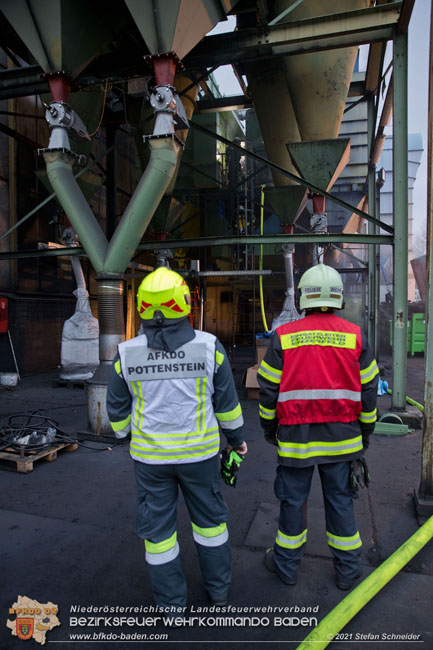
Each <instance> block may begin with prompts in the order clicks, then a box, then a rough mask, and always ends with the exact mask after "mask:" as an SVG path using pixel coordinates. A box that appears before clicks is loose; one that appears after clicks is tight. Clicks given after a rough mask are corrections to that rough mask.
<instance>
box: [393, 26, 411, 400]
mask: <svg viewBox="0 0 433 650" xmlns="http://www.w3.org/2000/svg"><path fill="white" fill-rule="evenodd" d="M393 104H394V110H393V121H392V123H393V127H392V132H393V143H392V153H393V155H392V158H393V206H394V249H393V254H394V257H393V294H394V303H393V346H392V375H393V387H392V407H393V408H394V409H396V410H401V411H404V410H405V408H406V367H407V315H408V307H407V292H408V182H407V177H408V160H407V158H408V148H407V139H408V126H407V33H402V34H399V33H396V34H395V36H394V86H393Z"/></svg>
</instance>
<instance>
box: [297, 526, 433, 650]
mask: <svg viewBox="0 0 433 650" xmlns="http://www.w3.org/2000/svg"><path fill="white" fill-rule="evenodd" d="M432 537H433V516H432V517H430V519H428V520H427V521H426V522H425V524H424V525H423V526H421V528H419V529H418V530H417V531H416V533H414V534H413V535H412V537H409V539H408V540H407V541H406V542H405V543H404V544H403V545H402V546H400V548H399V549H397V550H396V551H395V552H394V553H393V554H392V555H391V556H390V557H389V558H388V559H387V560H385V562H384V563H383V564H381V565H380V567H378V568H377V569H376V570H375V571H373V573H371V574H370V575H369V576H368V578H366V579H365V580H364V581H363V582H361V584H360V585H358V586H357V587H356V589H354V590H353V591H352V592H351V593H350V594H349V595H348V596H346V598H345V599H344V600H342V601H341V603H339V604H338V605H337V606H336V607H334V609H333V610H332V611H331V612H329V614H328V615H327V616H325V618H324V619H323V620H322V621H320V623H319V625H318V626H317V627H316V628H314V630H313V631H312V632H310V634H309V635H308V636H307V637H306V638H305V639H304V641H302V643H301V644H300V645H299V646H298V647H297V648H296V650H306V649H307V648H309V649H311V648H314V650H322V649H323V648H326V647H327V646H328V645H329V643H331V641H332V639H333V638H334V637H335V636H336V634H338V632H340V630H342V629H343V627H344V626H345V625H346V624H347V623H348V622H349V621H350V620H351V619H352V618H353V617H354V616H355V615H356V614H357V613H358V612H359V611H360V610H361V609H362V608H363V607H364V606H365V605H366V604H367V603H368V602H369V601H370V600H371V599H372V598H373V597H374V596H375V595H376V594H377V593H378V591H380V590H381V589H382V587H384V586H385V585H386V584H387V583H388V582H389V581H390V580H392V578H393V577H394V576H395V575H396V574H397V573H398V572H399V571H400V569H402V568H403V567H404V565H405V564H407V563H408V562H409V560H411V559H412V558H413V556H414V555H416V554H417V553H418V552H419V551H420V550H421V549H422V548H423V546H425V545H426V544H427V542H429V541H430V540H431V538H432Z"/></svg>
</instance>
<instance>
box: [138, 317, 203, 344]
mask: <svg viewBox="0 0 433 650" xmlns="http://www.w3.org/2000/svg"><path fill="white" fill-rule="evenodd" d="M138 334H146V336H147V344H148V346H149V347H150V348H154V349H156V350H164V351H165V352H173V351H174V350H177V349H178V348H180V347H181V346H182V345H184V344H185V343H188V341H192V339H193V338H195V331H194V329H193V328H192V327H191V325H190V322H189V320H188V317H187V316H186V317H185V318H180V319H176V320H168V319H166V320H165V321H164V322H163V324H162V325H159V324H158V323H155V321H153V320H149V321H142V322H141V325H140V329H139V332H138Z"/></svg>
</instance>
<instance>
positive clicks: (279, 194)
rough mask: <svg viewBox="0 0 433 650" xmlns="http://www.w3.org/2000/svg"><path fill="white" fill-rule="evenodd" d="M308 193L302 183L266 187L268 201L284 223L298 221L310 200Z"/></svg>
mask: <svg viewBox="0 0 433 650" xmlns="http://www.w3.org/2000/svg"><path fill="white" fill-rule="evenodd" d="M306 193H307V189H306V188H305V187H303V186H302V185H291V186H289V187H270V188H267V189H265V197H266V200H267V202H268V203H269V204H270V205H271V207H272V210H273V211H274V212H275V214H276V215H277V216H278V218H279V219H280V222H281V223H282V224H284V225H287V224H289V225H290V224H292V223H294V222H295V221H296V218H297V217H298V215H299V214H300V213H301V212H302V210H303V209H304V207H305V203H306V202H307V200H308V199H307V197H306Z"/></svg>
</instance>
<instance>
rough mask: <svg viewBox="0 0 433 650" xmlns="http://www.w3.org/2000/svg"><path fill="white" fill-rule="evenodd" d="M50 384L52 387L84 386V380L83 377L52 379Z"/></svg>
mask: <svg viewBox="0 0 433 650" xmlns="http://www.w3.org/2000/svg"><path fill="white" fill-rule="evenodd" d="M52 385H53V388H86V382H85V380H84V379H83V380H81V379H74V380H73V381H69V380H66V379H54V380H53V382H52Z"/></svg>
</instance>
